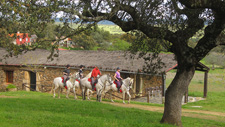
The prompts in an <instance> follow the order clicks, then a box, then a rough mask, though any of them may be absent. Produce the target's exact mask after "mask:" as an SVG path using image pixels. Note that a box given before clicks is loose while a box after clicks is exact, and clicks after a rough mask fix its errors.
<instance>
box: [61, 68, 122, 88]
mask: <svg viewBox="0 0 225 127" xmlns="http://www.w3.org/2000/svg"><path fill="white" fill-rule="evenodd" d="M83 69H84V65H80V69H79V76H80V78H83V77H84V75H83ZM69 76H71V73H70V65H69V64H68V65H66V69H65V70H64V71H63V78H64V82H63V83H64V87H66V81H67V80H69ZM99 76H101V72H100V70H99V69H98V67H97V66H95V68H94V69H93V70H92V73H91V85H92V90H94V87H95V85H94V84H96V83H97V82H98V77H99ZM114 78H115V83H116V84H117V88H118V91H119V88H120V87H121V85H122V79H123V78H122V77H121V76H120V68H119V67H117V69H116V72H115V74H114Z"/></svg>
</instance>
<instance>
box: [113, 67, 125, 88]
mask: <svg viewBox="0 0 225 127" xmlns="http://www.w3.org/2000/svg"><path fill="white" fill-rule="evenodd" d="M114 78H115V82H116V84H117V88H118V92H119V89H120V87H121V85H122V79H123V78H122V77H121V76H120V68H119V67H117V69H116V73H115V75H114Z"/></svg>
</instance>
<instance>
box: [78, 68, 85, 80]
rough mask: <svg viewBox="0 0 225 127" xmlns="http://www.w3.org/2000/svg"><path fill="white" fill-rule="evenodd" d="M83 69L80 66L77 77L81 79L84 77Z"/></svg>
mask: <svg viewBox="0 0 225 127" xmlns="http://www.w3.org/2000/svg"><path fill="white" fill-rule="evenodd" d="M83 69H84V65H80V70H79V76H80V78H81V79H82V78H83V77H84V75H83Z"/></svg>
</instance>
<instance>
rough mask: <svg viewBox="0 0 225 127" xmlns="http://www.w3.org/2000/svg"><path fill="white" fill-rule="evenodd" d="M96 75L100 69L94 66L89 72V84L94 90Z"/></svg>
mask: <svg viewBox="0 0 225 127" xmlns="http://www.w3.org/2000/svg"><path fill="white" fill-rule="evenodd" d="M98 75H101V72H100V70H99V69H98V67H97V66H95V68H94V69H93V70H92V73H91V85H92V90H94V87H95V85H94V84H96V83H97V82H98V78H97V77H98Z"/></svg>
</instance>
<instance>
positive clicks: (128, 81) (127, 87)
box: [103, 77, 134, 104]
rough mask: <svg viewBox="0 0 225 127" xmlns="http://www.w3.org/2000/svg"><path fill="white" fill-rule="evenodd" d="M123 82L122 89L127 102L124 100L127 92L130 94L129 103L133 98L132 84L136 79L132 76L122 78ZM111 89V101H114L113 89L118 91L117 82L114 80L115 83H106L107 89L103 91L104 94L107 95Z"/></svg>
mask: <svg viewBox="0 0 225 127" xmlns="http://www.w3.org/2000/svg"><path fill="white" fill-rule="evenodd" d="M122 82H123V84H122V86H121V88H120V89H121V90H122V94H123V103H124V104H125V101H124V98H125V94H126V93H127V95H128V96H129V101H128V104H129V103H130V99H131V95H130V92H129V90H130V88H132V84H133V82H134V80H133V79H132V78H129V77H128V78H126V79H123V80H122ZM109 90H110V93H109V94H110V99H111V102H114V101H113V100H112V91H114V92H115V91H117V90H118V89H117V87H116V84H115V83H114V82H113V84H111V85H110V84H109V83H106V86H105V90H104V91H103V96H104V95H105V93H106V92H108V91H109Z"/></svg>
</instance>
